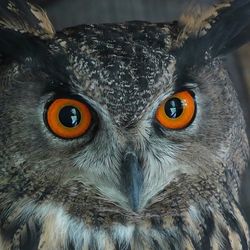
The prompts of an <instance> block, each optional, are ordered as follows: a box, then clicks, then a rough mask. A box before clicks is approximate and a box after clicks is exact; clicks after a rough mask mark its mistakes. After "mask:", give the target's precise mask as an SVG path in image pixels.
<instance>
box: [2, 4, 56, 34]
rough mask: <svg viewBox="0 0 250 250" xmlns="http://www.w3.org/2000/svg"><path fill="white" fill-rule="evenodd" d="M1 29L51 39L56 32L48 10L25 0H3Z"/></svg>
mask: <svg viewBox="0 0 250 250" xmlns="http://www.w3.org/2000/svg"><path fill="white" fill-rule="evenodd" d="M0 30H9V31H15V32H19V33H22V34H29V35H32V36H36V37H39V38H41V39H50V38H52V37H53V36H54V34H55V31H54V28H53V26H52V24H51V22H50V20H49V18H48V16H47V14H46V12H45V11H44V10H42V9H41V8H40V7H38V6H35V5H33V4H31V3H29V2H26V1H24V0H12V1H11V0H1V2H0Z"/></svg>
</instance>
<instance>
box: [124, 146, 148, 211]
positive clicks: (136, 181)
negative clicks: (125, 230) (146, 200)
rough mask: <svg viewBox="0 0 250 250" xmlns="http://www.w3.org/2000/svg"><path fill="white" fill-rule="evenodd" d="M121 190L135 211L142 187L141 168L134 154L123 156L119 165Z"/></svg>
mask: <svg viewBox="0 0 250 250" xmlns="http://www.w3.org/2000/svg"><path fill="white" fill-rule="evenodd" d="M121 180H122V183H121V184H122V189H123V190H124V192H125V194H126V196H127V197H128V200H129V203H130V205H131V208H132V209H133V211H137V210H138V208H139V204H140V195H141V189H142V185H143V174H142V167H141V164H140V162H139V160H138V157H137V156H136V154H135V153H134V152H132V151H131V152H127V153H125V155H124V158H123V161H122V165H121Z"/></svg>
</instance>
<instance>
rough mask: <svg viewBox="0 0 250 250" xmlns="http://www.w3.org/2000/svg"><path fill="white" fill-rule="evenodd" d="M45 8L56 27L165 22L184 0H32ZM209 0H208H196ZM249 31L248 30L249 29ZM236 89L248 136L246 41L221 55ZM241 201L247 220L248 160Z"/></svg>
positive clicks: (249, 60) (248, 59)
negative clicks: (230, 51) (237, 48)
mask: <svg viewBox="0 0 250 250" xmlns="http://www.w3.org/2000/svg"><path fill="white" fill-rule="evenodd" d="M33 1H34V2H36V3H37V4H39V5H40V6H42V7H43V8H45V9H46V10H47V12H48V15H49V17H50V20H51V21H52V23H53V24H54V26H55V28H56V29H57V30H60V29H62V28H65V27H70V26H75V25H78V24H83V23H88V24H89V23H107V22H122V21H129V20H146V21H152V22H168V21H173V20H176V19H178V17H179V15H180V13H182V11H183V9H184V8H185V7H186V3H187V2H188V1H186V0H70V1H69V0H33ZM199 1H203V2H204V1H206V2H208V1H210V2H211V1H212V0H197V2H199ZM249 32H250V31H249ZM225 62H226V65H227V67H228V71H229V73H230V75H231V78H232V80H233V82H234V83H235V88H236V90H237V92H238V95H239V98H240V101H241V104H242V108H243V110H244V114H245V119H246V122H247V129H248V136H249V138H250V98H249V97H250V44H248V45H245V46H243V47H242V48H240V49H239V50H238V51H235V52H234V53H232V54H230V55H228V56H227V57H226V58H225ZM241 197H242V204H243V207H244V210H245V213H246V216H247V218H248V222H249V224H250V164H249V168H248V170H247V171H246V174H245V175H244V180H243V187H242V195H241Z"/></svg>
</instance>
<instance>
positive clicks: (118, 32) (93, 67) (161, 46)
mask: <svg viewBox="0 0 250 250" xmlns="http://www.w3.org/2000/svg"><path fill="white" fill-rule="evenodd" d="M171 40H172V37H171V28H170V26H169V25H166V24H152V23H144V22H128V23H125V24H101V25H84V26H79V27H76V28H71V29H68V30H65V31H64V32H63V33H62V34H61V36H59V38H58V41H59V43H60V44H61V45H62V46H64V47H65V48H66V51H67V52H68V55H69V61H70V64H71V67H72V71H73V72H74V75H75V76H76V78H77V83H78V84H79V85H80V86H81V89H82V90H83V92H84V93H83V94H86V95H88V96H89V97H91V98H93V99H94V101H98V103H99V104H101V105H103V106H104V107H105V108H107V110H108V111H109V113H110V114H111V115H112V117H113V119H114V121H115V122H116V123H117V124H118V125H119V126H129V125H131V124H133V123H135V122H136V121H137V120H138V119H140V117H141V116H142V115H143V114H144V111H145V112H146V110H147V107H149V106H150V105H151V104H152V102H154V100H155V99H156V98H157V97H158V96H159V95H160V94H162V93H163V92H165V91H166V89H168V88H169V87H170V86H169V85H170V82H171V80H170V79H171V76H172V75H173V67H170V65H172V64H173V57H172V56H171V55H170V54H169V50H170V48H171ZM170 69H171V70H170Z"/></svg>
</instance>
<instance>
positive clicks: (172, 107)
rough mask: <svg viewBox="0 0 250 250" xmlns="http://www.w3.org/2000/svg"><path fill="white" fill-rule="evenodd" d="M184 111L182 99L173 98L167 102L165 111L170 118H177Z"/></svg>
mask: <svg viewBox="0 0 250 250" xmlns="http://www.w3.org/2000/svg"><path fill="white" fill-rule="evenodd" d="M182 112H183V105H182V102H181V100H180V99H178V98H172V99H170V100H168V101H167V102H166V104H165V113H166V115H167V116H168V117H169V118H177V117H179V116H180V115H181V114H182Z"/></svg>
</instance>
